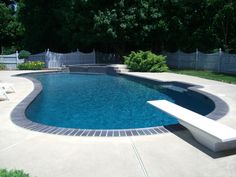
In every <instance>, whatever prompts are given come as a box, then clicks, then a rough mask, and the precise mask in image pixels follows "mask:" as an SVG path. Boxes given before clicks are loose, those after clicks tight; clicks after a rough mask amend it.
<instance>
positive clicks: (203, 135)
mask: <svg viewBox="0 0 236 177" xmlns="http://www.w3.org/2000/svg"><path fill="white" fill-rule="evenodd" d="M148 103H149V104H151V105H153V106H154V107H156V108H158V109H160V110H162V111H164V112H166V113H167V114H169V115H171V116H173V117H175V118H177V119H178V121H179V123H180V124H181V125H183V126H184V127H186V128H187V129H188V130H189V131H190V132H191V133H192V135H193V136H194V138H195V139H196V140H197V141H198V142H200V143H201V144H202V145H204V146H206V147H208V148H209V149H211V150H212V151H214V152H218V151H223V150H229V149H234V148H236V130H234V129H233V128H230V127H228V126H226V125H223V124H221V123H219V122H216V121H214V120H211V119H209V118H207V117H205V116H202V115H200V114H197V113H195V112H193V111H190V110H188V109H186V108H183V107H181V106H179V105H176V104H174V103H171V102H169V101H166V100H154V101H148Z"/></svg>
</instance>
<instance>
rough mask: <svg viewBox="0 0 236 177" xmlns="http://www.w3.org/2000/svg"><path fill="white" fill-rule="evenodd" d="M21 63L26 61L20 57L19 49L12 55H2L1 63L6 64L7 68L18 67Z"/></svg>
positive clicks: (0, 57)
mask: <svg viewBox="0 0 236 177" xmlns="http://www.w3.org/2000/svg"><path fill="white" fill-rule="evenodd" d="M19 63H24V60H23V59H19V58H18V52H17V51H16V53H14V54H10V55H0V64H3V65H5V66H6V68H7V69H16V68H17V64H19Z"/></svg>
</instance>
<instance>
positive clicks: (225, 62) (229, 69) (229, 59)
mask: <svg viewBox="0 0 236 177" xmlns="http://www.w3.org/2000/svg"><path fill="white" fill-rule="evenodd" d="M220 71H221V72H224V73H236V54H228V53H224V52H222V55H221V61H220Z"/></svg>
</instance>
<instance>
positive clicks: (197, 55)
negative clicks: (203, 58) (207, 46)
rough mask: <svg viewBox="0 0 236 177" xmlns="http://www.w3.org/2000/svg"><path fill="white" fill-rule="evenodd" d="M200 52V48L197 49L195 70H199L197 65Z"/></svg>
mask: <svg viewBox="0 0 236 177" xmlns="http://www.w3.org/2000/svg"><path fill="white" fill-rule="evenodd" d="M198 57H199V52H198V48H196V55H195V69H196V70H197V63H198Z"/></svg>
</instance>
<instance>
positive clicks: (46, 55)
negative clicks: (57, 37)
mask: <svg viewBox="0 0 236 177" xmlns="http://www.w3.org/2000/svg"><path fill="white" fill-rule="evenodd" d="M49 54H50V51H49V49H47V51H46V54H45V65H46V67H47V68H49V67H50V66H49V60H50V58H49Z"/></svg>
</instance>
